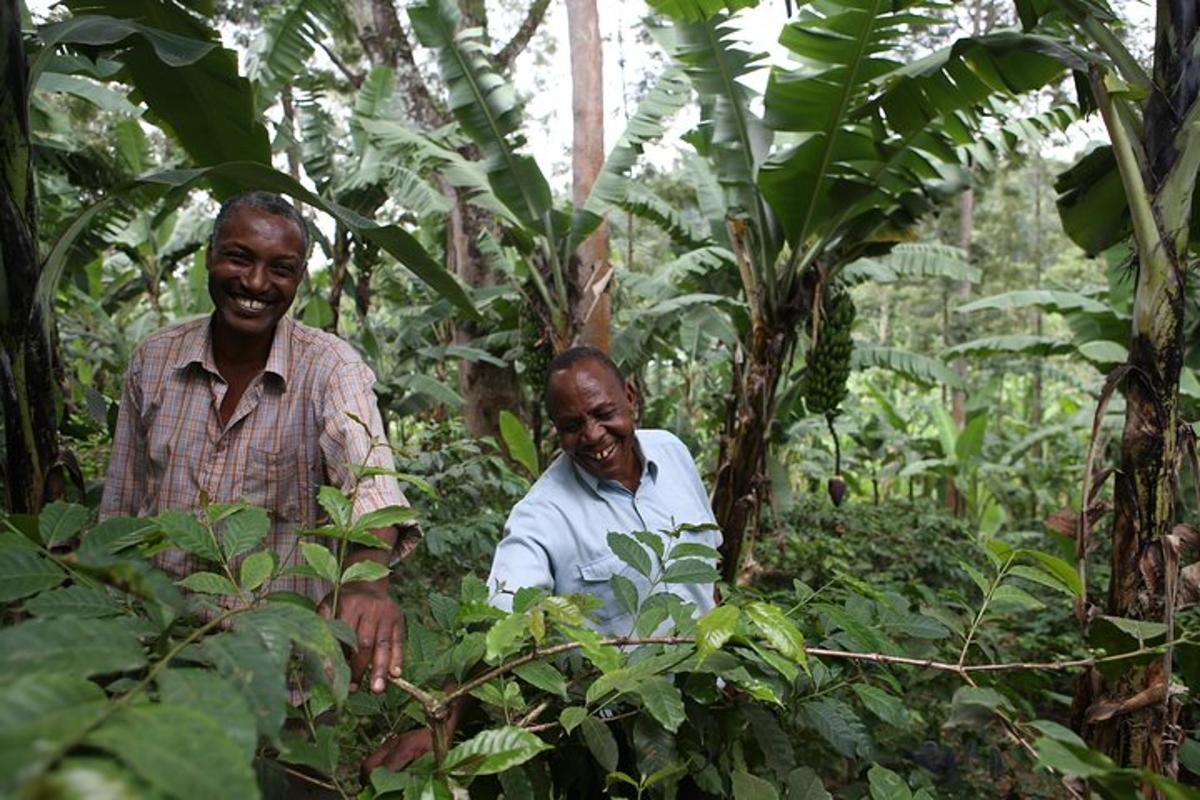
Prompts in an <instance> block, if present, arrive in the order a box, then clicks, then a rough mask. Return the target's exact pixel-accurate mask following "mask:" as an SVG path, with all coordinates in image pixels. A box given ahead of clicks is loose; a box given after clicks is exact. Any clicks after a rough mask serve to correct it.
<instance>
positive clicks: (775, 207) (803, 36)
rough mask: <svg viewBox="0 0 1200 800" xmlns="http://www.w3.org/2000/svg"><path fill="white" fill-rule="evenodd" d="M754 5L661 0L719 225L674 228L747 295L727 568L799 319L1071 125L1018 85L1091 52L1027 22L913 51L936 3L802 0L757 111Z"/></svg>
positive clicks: (729, 424) (730, 570) (758, 487)
mask: <svg viewBox="0 0 1200 800" xmlns="http://www.w3.org/2000/svg"><path fill="white" fill-rule="evenodd" d="M752 4H753V3H750V2H737V3H731V4H728V5H726V4H723V3H717V2H712V3H709V2H683V3H679V2H654V1H653V0H652V2H651V5H652V6H654V7H655V8H656V9H658V10H659V11H660V12H661V14H662V15H663V18H665V19H666V24H664V25H661V26H659V27H658V28H657V29H656V31H655V33H656V36H657V38H658V39H659V41H660V43H661V44H662V45H663V47H664V49H665V50H666V51H667V53H668V55H669V56H670V58H671V60H672V62H673V65H674V67H675V68H677V69H679V70H681V71H682V74H683V76H684V77H685V78H686V80H687V81H688V83H689V84H690V85H691V87H692V89H693V91H694V92H695V93H696V94H697V95H698V96H699V104H700V111H701V121H700V125H699V126H698V128H697V129H696V130H695V131H693V132H692V133H691V134H689V135H688V136H687V137H686V139H687V141H688V142H689V143H690V144H691V145H692V146H693V147H694V148H695V150H696V152H697V154H698V156H699V158H698V159H697V163H698V164H699V165H700V168H699V169H698V170H697V174H698V177H699V180H698V181H697V185H698V190H697V191H698V194H699V195H700V204H701V207H702V210H703V211H704V214H705V217H706V220H705V221H706V230H703V231H698V232H694V231H691V230H688V228H687V227H686V226H676V228H677V229H680V228H682V230H681V233H682V234H684V235H689V234H692V233H699V235H700V237H701V242H700V243H701V244H702V245H703V246H710V247H711V246H718V247H720V248H722V249H723V250H724V251H726V252H728V253H729V254H730V256H731V258H729V259H728V263H729V267H728V268H727V274H728V275H730V276H731V277H732V278H733V281H732V283H733V288H732V293H733V294H734V296H736V297H738V299H739V300H741V301H742V302H743V303H744V307H745V312H744V315H743V316H741V317H740V318H739V330H740V337H739V342H738V343H737V345H736V346H735V347H734V348H733V351H734V356H733V359H732V361H733V369H732V374H733V386H732V387H731V390H730V392H729V394H730V395H731V396H732V397H734V398H735V402H734V403H733V404H732V406H731V409H730V411H729V415H728V418H727V420H726V426H725V430H724V433H723V436H722V441H721V448H720V453H719V456H718V467H717V474H716V482H715V487H714V489H713V498H712V499H713V509H714V513H715V514H716V516H717V519H718V521H719V522H720V524H721V527H722V530H723V532H724V536H725V545H724V548H723V553H722V556H723V571H724V576H725V578H726V579H727V580H732V579H733V578H734V577H735V576H736V573H737V569H738V560H739V556H740V553H741V552H742V549H743V540H744V538H745V531H746V530H747V528H748V527H749V526H748V523H749V521H750V520H751V519H753V517H754V515H755V514H756V513H757V508H758V504H759V502H760V501H761V500H762V499H763V494H764V491H765V487H766V486H767V485H768V484H767V481H766V480H765V477H764V476H765V464H766V449H767V441H768V436H767V434H768V432H769V431H770V430H771V428H772V421H773V418H774V416H775V414H776V410H777V409H778V407H779V402H780V399H781V398H782V395H783V392H781V386H780V383H781V379H782V378H783V376H784V375H786V374H787V373H788V372H790V371H791V363H792V358H793V355H794V354H795V351H796V349H797V345H798V343H799V342H800V341H801V338H802V335H803V333H804V332H805V331H807V332H809V335H810V336H813V335H816V336H819V329H820V324H821V316H822V308H823V306H824V297H825V294H826V290H827V288H828V287H830V286H831V285H833V284H834V283H835V282H836V281H838V280H839V273H840V272H841V271H842V270H843V268H844V267H846V266H847V265H848V264H850V263H852V262H854V261H856V260H858V259H860V258H862V257H864V256H874V255H880V254H883V253H886V252H888V251H889V250H890V249H891V248H892V247H893V246H894V245H895V244H896V243H897V242H898V241H902V240H903V239H904V238H905V237H906V236H908V235H909V234H908V233H907V232H908V231H909V230H910V229H911V228H912V227H913V225H914V224H915V223H916V221H917V220H918V219H919V218H920V217H921V216H922V215H923V214H924V213H926V212H927V211H929V210H931V209H932V208H934V207H936V206H937V204H939V203H941V202H943V201H945V200H946V199H947V198H949V197H951V196H953V195H954V194H955V193H956V192H957V191H959V190H961V189H963V188H965V187H966V186H968V185H969V183H970V179H971V170H973V169H974V170H983V169H986V168H987V167H988V166H989V165H992V164H994V163H996V161H997V160H998V159H999V158H1000V157H1002V156H1003V155H1004V154H1005V153H1007V152H1009V151H1011V149H1012V148H1013V147H1015V146H1017V145H1018V144H1019V143H1020V142H1022V141H1027V140H1029V139H1030V138H1034V137H1037V136H1040V135H1042V134H1044V133H1045V132H1047V131H1050V130H1054V129H1057V128H1059V127H1061V126H1063V125H1066V124H1069V123H1070V121H1071V120H1073V119H1074V113H1073V112H1072V111H1070V110H1067V109H1055V110H1054V111H1053V112H1051V113H1049V114H1046V115H1042V116H1039V117H1037V118H1034V119H1032V120H1024V119H1023V120H1021V121H1020V123H1017V122H1015V121H1013V119H1012V112H1011V111H1010V110H1009V108H1008V106H1007V105H1006V103H1005V101H1006V100H1008V99H1010V98H1012V97H1014V96H1017V95H1020V94H1022V93H1025V92H1029V91H1033V90H1036V89H1039V88H1040V87H1042V86H1044V85H1046V84H1047V83H1049V82H1052V81H1055V80H1057V79H1059V78H1060V77H1061V76H1062V75H1063V74H1064V68H1063V66H1062V63H1063V62H1070V63H1071V64H1072V66H1073V68H1074V69H1076V70H1082V69H1084V68H1085V63H1084V61H1083V59H1082V58H1081V57H1080V56H1079V55H1078V54H1077V53H1076V52H1075V51H1073V50H1072V49H1071V48H1070V47H1068V46H1066V45H1064V44H1062V43H1060V42H1056V41H1053V40H1050V39H1048V38H1046V37H1037V36H1032V35H1026V34H1018V33H1013V32H1006V33H1002V34H995V35H991V36H984V37H974V38H968V39H962V40H959V41H958V42H956V43H954V44H953V45H952V46H950V47H946V48H944V49H941V50H938V51H935V52H933V53H931V54H929V55H928V56H926V57H924V58H920V59H917V60H916V61H912V62H910V63H901V62H900V60H899V58H898V56H897V55H896V53H897V51H898V48H899V47H900V46H901V45H903V44H906V43H907V42H908V41H909V37H910V36H912V35H913V32H914V31H920V30H923V29H925V28H926V27H928V26H930V25H931V24H934V23H936V22H937V18H936V16H935V15H936V14H937V13H938V9H937V8H935V7H933V6H931V5H926V4H920V3H917V4H905V5H904V6H903V7H902V8H897V7H894V6H893V4H888V3H866V4H863V3H851V2H837V0H835V1H834V2H829V3H822V4H819V5H814V6H805V7H802V8H801V9H800V10H799V12H798V14H797V17H796V18H795V19H794V20H793V21H791V22H789V23H788V24H787V25H786V26H785V27H784V29H783V30H782V32H781V35H780V43H781V44H782V45H783V46H784V47H785V48H787V49H788V50H789V51H790V52H791V54H792V55H794V56H796V61H797V62H799V63H800V64H801V65H802V66H795V65H792V66H787V67H783V66H778V67H772V68H771V71H770V77H769V80H768V83H767V90H766V96H765V100H764V105H763V108H764V112H765V113H764V114H763V115H762V116H761V117H760V116H759V115H758V114H757V113H755V111H754V109H755V107H756V105H755V102H754V96H753V95H754V93H753V92H752V90H751V89H749V88H748V87H747V86H746V85H745V83H743V81H742V79H743V78H744V77H745V76H746V75H748V74H749V73H751V72H753V71H755V70H757V69H759V68H761V64H762V60H761V57H760V56H758V55H757V54H754V53H750V52H748V51H746V50H745V49H743V48H742V47H741V46H740V45H739V43H738V41H737V34H736V29H735V26H734V20H733V18H732V16H731V15H730V14H729V13H726V9H728V10H730V11H732V12H733V13H736V11H737V9H738V8H740V7H745V6H748V5H752ZM985 121H992V122H985ZM996 121H998V122H999V124H994V123H995V122H996ZM987 131H990V132H987ZM638 199H639V198H637V197H636V196H631V197H630V201H631V202H633V201H636V200H638ZM648 205H650V204H648V203H646V202H642V203H641V206H643V207H645V206H648ZM646 216H649V214H647V215H646ZM681 238H682V237H681Z"/></svg>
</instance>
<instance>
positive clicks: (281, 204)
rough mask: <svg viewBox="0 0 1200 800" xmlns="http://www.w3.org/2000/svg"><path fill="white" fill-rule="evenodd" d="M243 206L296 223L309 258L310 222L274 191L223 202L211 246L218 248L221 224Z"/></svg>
mask: <svg viewBox="0 0 1200 800" xmlns="http://www.w3.org/2000/svg"><path fill="white" fill-rule="evenodd" d="M243 208H253V209H255V210H256V211H265V212H266V213H268V214H274V215H275V216H278V217H284V218H286V219H289V220H291V221H292V222H294V223H296V227H297V228H299V229H300V236H301V238H302V239H303V240H304V259H305V260H306V261H307V260H308V245H309V237H308V223H307V222H305V221H304V217H302V216H301V215H300V210H299V209H298V208H296V206H294V205H292V204H291V203H290V202H288V200H287V199H286V198H284V197H283V196H282V195H278V194H275V193H273V192H247V193H245V194H239V195H237V196H236V197H231V198H229V199H228V200H226V201H225V202H224V203H222V204H221V210H220V211H218V212H217V218H216V220H215V221H214V222H213V229H212V239H211V241H210V242H209V246H210V247H213V248H216V246H217V239H218V236H219V235H220V233H221V226H222V225H224V224H225V221H226V220H227V219H229V217H231V216H232V215H233V213H234V212H235V211H238V210H240V209H243Z"/></svg>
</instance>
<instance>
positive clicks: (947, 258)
mask: <svg viewBox="0 0 1200 800" xmlns="http://www.w3.org/2000/svg"><path fill="white" fill-rule="evenodd" d="M982 276H983V273H982V272H981V271H980V269H979V268H978V267H975V266H972V265H971V263H970V262H969V261H968V260H967V256H966V253H964V252H963V250H962V248H959V247H951V246H950V245H945V244H941V243H939V242H905V243H901V244H898V245H896V246H895V247H894V248H892V250H891V251H890V252H888V253H886V254H884V255H882V256H867V257H864V258H860V259H857V260H856V261H852V262H851V263H849V264H847V265H846V266H845V267H843V268H842V269H841V271H840V272H838V277H839V278H841V280H842V282H843V283H846V284H850V285H854V284H858V283H864V282H866V281H872V282H874V283H893V282H895V281H898V280H902V279H905V278H917V279H925V278H946V279H948V280H952V281H957V282H960V283H964V282H965V283H979V281H980V280H981V279H982ZM959 310H960V311H961V310H962V309H959Z"/></svg>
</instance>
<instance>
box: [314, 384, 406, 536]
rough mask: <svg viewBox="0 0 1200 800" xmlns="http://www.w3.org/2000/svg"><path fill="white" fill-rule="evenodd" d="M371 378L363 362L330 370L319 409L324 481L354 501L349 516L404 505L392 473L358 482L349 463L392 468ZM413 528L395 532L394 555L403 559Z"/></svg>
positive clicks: (392, 463)
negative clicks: (352, 510) (324, 472)
mask: <svg viewBox="0 0 1200 800" xmlns="http://www.w3.org/2000/svg"><path fill="white" fill-rule="evenodd" d="M374 385H375V375H374V374H373V373H372V372H371V369H370V367H368V366H367V365H366V364H363V363H362V362H354V363H346V364H343V365H341V366H340V367H339V368H338V369H336V370H334V371H333V373H332V375H331V377H330V380H329V384H328V385H327V386H326V390H325V396H324V397H323V398H322V402H321V409H322V415H321V417H322V419H321V424H322V428H321V439H320V444H321V454H322V456H323V458H324V460H325V470H326V473H327V475H326V477H327V478H328V480H329V483H330V484H331V485H333V486H337V487H339V488H340V489H341V490H342V491H343V492H345V493H346V494H347V495H353V497H354V517H355V518H358V517H361V516H362V515H363V514H367V513H370V512H371V511H377V510H378V509H381V508H386V507H388V506H408V500H407V499H406V498H405V496H404V493H403V492H402V491H401V490H400V484H399V482H398V481H397V480H396V478H395V476H393V475H372V476H369V477H366V478H360V477H359V476H358V474H356V471H355V469H354V468H353V467H354V465H363V466H366V467H379V468H381V469H387V470H394V469H395V468H396V464H395V460H394V459H393V458H392V450H391V447H389V446H388V442H387V435H386V434H385V433H384V430H383V419H382V417H380V415H379V406H378V403H377V401H376V399H375V393H374V391H373V390H372V389H373V387H374ZM420 535H421V531H420V528H418V527H417V526H416V525H415V524H411V525H405V526H403V527H401V528H400V530H399V532H398V535H397V538H396V545H395V548H394V552H395V554H396V555H398V556H400V557H403V556H404V555H407V554H408V553H409V552H410V551H411V550H412V549H413V547H415V546H416V543H417V541H418V540H419V539H420Z"/></svg>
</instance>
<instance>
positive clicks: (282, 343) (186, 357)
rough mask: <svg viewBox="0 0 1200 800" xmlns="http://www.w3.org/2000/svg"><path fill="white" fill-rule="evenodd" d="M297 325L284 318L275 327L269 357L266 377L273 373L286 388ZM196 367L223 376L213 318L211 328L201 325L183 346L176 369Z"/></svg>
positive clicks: (265, 370) (192, 331) (192, 332)
mask: <svg viewBox="0 0 1200 800" xmlns="http://www.w3.org/2000/svg"><path fill="white" fill-rule="evenodd" d="M295 325H296V323H294V322H292V320H291V318H290V317H286V316H285V317H283V318H282V319H280V320H279V324H278V325H276V326H275V335H274V338H272V339H271V352H270V353H269V354H268V355H267V364H266V366H265V367H263V372H264V373H270V374H272V375H275V376H276V377H278V378H279V380H280V381H282V382H283V385H284V386H285V387H286V386H287V382H288V365H289V364H290V363H291V360H292V329H293V328H294V327H295ZM192 364H199V365H200V366H201V367H202V368H203V369H204V370H206V371H208V372H211V373H212V374H213V375H220V374H221V371H220V370H218V369H217V362H216V360H215V359H214V358H213V350H212V317H210V318H209V321H208V324H207V325H197V326H196V327H195V328H194V329H193V330H191V331H189V332H188V333H187V337H186V338H185V339H184V342H183V346H182V347H180V349H179V359H178V360H177V361H176V362H175V369H185V368H187V367H190V366H191V365H192Z"/></svg>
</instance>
